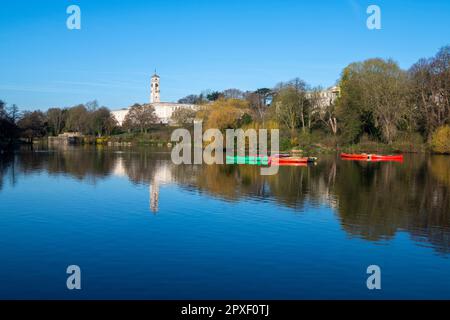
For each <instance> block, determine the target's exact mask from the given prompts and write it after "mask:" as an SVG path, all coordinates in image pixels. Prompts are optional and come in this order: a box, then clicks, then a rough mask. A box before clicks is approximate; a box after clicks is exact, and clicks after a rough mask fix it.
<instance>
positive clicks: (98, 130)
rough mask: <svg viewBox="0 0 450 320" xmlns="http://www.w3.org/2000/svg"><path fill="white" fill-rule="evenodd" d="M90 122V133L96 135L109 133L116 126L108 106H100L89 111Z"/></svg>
mask: <svg viewBox="0 0 450 320" xmlns="http://www.w3.org/2000/svg"><path fill="white" fill-rule="evenodd" d="M90 124H91V130H92V133H93V134H95V135H97V136H102V135H104V134H106V135H109V134H110V133H111V131H112V130H113V129H114V127H116V125H117V121H116V119H115V118H114V117H113V115H112V114H111V112H110V111H109V109H108V108H106V107H101V108H98V109H95V111H93V112H91V114H90Z"/></svg>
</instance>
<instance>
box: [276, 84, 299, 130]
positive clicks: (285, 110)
mask: <svg viewBox="0 0 450 320" xmlns="http://www.w3.org/2000/svg"><path fill="white" fill-rule="evenodd" d="M299 100H300V97H299V92H298V91H297V90H296V89H295V88H293V87H286V88H283V89H280V91H279V92H278V93H277V95H276V96H275V99H274V102H273V106H274V112H275V116H276V118H277V120H278V121H279V122H280V123H282V124H284V125H285V126H286V128H288V130H289V131H290V132H291V138H294V137H295V135H296V128H297V125H298V122H299V119H300V114H301V109H300V107H299V103H298V102H299Z"/></svg>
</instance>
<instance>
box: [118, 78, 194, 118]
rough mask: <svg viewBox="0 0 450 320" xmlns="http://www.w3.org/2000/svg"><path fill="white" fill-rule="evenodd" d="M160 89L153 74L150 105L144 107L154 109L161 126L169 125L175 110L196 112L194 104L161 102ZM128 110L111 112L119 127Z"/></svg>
mask: <svg viewBox="0 0 450 320" xmlns="http://www.w3.org/2000/svg"><path fill="white" fill-rule="evenodd" d="M160 93H161V88H160V77H159V76H158V75H157V74H156V73H155V74H154V75H153V76H152V78H151V82H150V103H148V104H146V105H151V106H153V108H154V109H155V114H156V116H157V117H158V121H159V123H161V124H170V123H171V122H172V121H171V118H172V114H173V112H174V111H175V110H177V109H181V108H184V109H192V110H197V108H198V106H197V105H195V104H185V103H174V102H161V95H160ZM128 111H129V108H124V109H121V110H116V111H112V112H111V113H112V114H113V116H114V117H115V118H116V120H117V122H118V123H119V125H122V124H123V122H124V120H125V117H126V115H127V114H128Z"/></svg>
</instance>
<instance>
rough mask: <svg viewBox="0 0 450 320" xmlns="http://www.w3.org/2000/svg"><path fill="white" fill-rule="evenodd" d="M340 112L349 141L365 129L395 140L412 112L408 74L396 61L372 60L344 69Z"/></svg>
mask: <svg viewBox="0 0 450 320" xmlns="http://www.w3.org/2000/svg"><path fill="white" fill-rule="evenodd" d="M340 87H341V97H340V99H338V115H339V118H340V120H341V122H342V124H343V127H342V130H343V135H344V138H345V140H347V142H354V141H356V140H358V138H359V136H360V135H361V134H362V133H363V132H368V133H369V134H371V135H375V136H377V134H378V133H380V134H381V137H382V138H383V140H385V141H386V142H387V143H392V142H393V140H394V139H395V137H396V135H397V132H398V129H399V128H400V127H401V125H402V124H404V122H405V119H406V116H407V114H408V104H407V102H408V90H409V84H408V79H407V77H406V73H405V72H404V71H402V70H401V69H400V68H399V66H398V65H397V63H395V62H393V61H392V60H382V59H369V60H366V61H364V62H357V63H352V64H350V65H349V66H348V67H346V68H345V69H344V72H343V74H342V78H341V81H340Z"/></svg>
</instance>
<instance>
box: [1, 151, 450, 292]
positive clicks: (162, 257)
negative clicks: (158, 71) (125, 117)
mask: <svg viewBox="0 0 450 320" xmlns="http://www.w3.org/2000/svg"><path fill="white" fill-rule="evenodd" d="M0 255H1V262H0V298H2V299H5V298H8V299H18V298H25V299H29V298H32V299H34V298H43V299H51V298H58V299H79V298H82V299H316V298H319V299H322V298H325V299H328V298H330V299H347V298H356V299H391V298H402V299H404V298H411V299H421V298H425V299H430V298H433V299H450V273H449V270H450V157H448V156H425V155H412V156H407V157H406V158H405V161H404V162H403V163H369V162H352V161H343V160H340V159H339V158H338V157H337V156H335V155H327V156H321V157H320V159H319V161H318V163H317V164H316V165H310V166H308V167H281V168H280V170H279V173H278V174H277V175H275V176H261V175H260V171H259V167H256V166H251V165H211V166H208V165H179V166H176V165H174V164H172V162H171V160H170V153H169V152H168V151H167V150H164V149H152V148H136V149H134V148H122V149H120V148H93V147H61V148H56V149H46V148H34V150H31V149H22V150H19V151H17V152H15V153H14V154H3V155H1V156H0ZM69 265H78V266H79V267H80V268H81V282H82V289H81V290H72V291H70V290H68V289H67V287H66V279H67V277H68V274H66V268H67V267H68V266H69ZM370 265H378V266H380V268H381V285H382V289H381V290H368V289H367V286H366V280H367V278H368V276H369V275H368V274H367V272H366V270H367V267H368V266H370Z"/></svg>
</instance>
